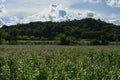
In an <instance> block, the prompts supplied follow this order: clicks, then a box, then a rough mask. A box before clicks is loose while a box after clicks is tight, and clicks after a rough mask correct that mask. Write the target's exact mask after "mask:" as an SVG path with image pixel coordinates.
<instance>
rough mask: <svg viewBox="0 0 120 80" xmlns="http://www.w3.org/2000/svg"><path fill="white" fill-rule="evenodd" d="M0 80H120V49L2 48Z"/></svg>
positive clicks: (62, 47)
mask: <svg viewBox="0 0 120 80" xmlns="http://www.w3.org/2000/svg"><path fill="white" fill-rule="evenodd" d="M0 80H120V46H57V45H1V46H0Z"/></svg>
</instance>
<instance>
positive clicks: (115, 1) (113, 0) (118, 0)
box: [107, 0, 120, 7]
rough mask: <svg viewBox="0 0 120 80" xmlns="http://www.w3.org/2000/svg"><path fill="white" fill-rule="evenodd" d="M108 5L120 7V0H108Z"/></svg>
mask: <svg viewBox="0 0 120 80" xmlns="http://www.w3.org/2000/svg"><path fill="white" fill-rule="evenodd" d="M107 5H109V6H111V7H120V0H107Z"/></svg>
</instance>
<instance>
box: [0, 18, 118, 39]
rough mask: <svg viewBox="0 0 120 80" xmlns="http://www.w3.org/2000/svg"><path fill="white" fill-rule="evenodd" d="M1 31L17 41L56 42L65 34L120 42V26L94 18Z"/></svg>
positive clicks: (9, 27)
mask: <svg viewBox="0 0 120 80" xmlns="http://www.w3.org/2000/svg"><path fill="white" fill-rule="evenodd" d="M1 30H4V31H5V32H6V33H7V34H8V35H9V36H12V37H14V36H16V37H17V39H18V38H19V39H22V38H24V39H25V36H26V37H31V36H32V38H33V39H41V38H45V39H48V40H54V39H56V37H59V35H61V34H64V35H66V36H69V37H73V38H75V39H76V40H80V39H97V40H101V38H104V39H106V40H108V41H118V40H119V41H120V26H116V25H114V24H111V23H106V22H104V21H101V20H100V19H98V20H95V19H92V18H85V19H82V20H72V21H69V20H68V21H65V22H31V23H29V24H18V25H13V26H5V25H4V26H3V27H2V28H1Z"/></svg>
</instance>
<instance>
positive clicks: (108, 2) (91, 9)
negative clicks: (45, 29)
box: [0, 0, 120, 25]
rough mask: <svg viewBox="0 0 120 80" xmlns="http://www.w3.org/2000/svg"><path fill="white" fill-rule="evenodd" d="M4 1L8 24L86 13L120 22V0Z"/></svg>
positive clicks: (2, 15) (1, 12)
mask: <svg viewBox="0 0 120 80" xmlns="http://www.w3.org/2000/svg"><path fill="white" fill-rule="evenodd" d="M0 5H1V6H0V20H1V22H4V24H7V25H13V24H17V23H29V22H34V21H49V20H52V21H64V20H67V19H71V20H73V19H82V18H86V17H90V18H95V19H98V18H100V19H102V20H104V21H106V22H111V23H114V24H117V25H120V0H59V1H58V0H24V1H22V0H0ZM53 5H54V6H53Z"/></svg>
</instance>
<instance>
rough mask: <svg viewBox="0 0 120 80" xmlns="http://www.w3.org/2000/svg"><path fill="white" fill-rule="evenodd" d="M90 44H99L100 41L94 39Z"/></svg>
mask: <svg viewBox="0 0 120 80" xmlns="http://www.w3.org/2000/svg"><path fill="white" fill-rule="evenodd" d="M90 44H91V45H100V41H99V40H97V39H94V40H92V41H91V42H90Z"/></svg>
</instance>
